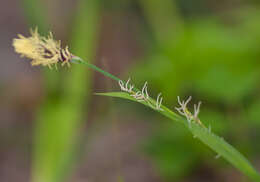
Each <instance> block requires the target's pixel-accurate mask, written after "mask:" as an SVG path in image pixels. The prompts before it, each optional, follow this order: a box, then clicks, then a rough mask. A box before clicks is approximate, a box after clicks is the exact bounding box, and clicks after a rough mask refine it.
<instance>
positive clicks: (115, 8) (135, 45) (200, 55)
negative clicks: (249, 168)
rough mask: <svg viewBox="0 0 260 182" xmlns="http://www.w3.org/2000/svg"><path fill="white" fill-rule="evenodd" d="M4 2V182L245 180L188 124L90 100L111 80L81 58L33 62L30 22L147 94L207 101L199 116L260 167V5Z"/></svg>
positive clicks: (0, 47) (168, 0)
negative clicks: (17, 46)
mask: <svg viewBox="0 0 260 182" xmlns="http://www.w3.org/2000/svg"><path fill="white" fill-rule="evenodd" d="M3 4H4V5H3V6H1V7H0V12H1V17H0V25H1V29H0V32H1V33H0V37H1V42H0V53H1V54H0V55H1V59H2V61H1V62H0V64H1V66H0V98H1V103H0V181H19V182H27V181H32V182H65V181H66V182H67V181H68V182H69V181H73V182H83V181H84V182H99V181H106V182H110V181H111V182H115V181H118V182H128V181H129V182H133V181H143V182H145V181H147V182H148V181H149V182H153V181H156V182H168V181H178V182H196V181H200V182H204V181H205V182H208V181H210V182H212V181H213V182H214V181H216V182H219V181H223V182H230V181H236V182H240V181H241V182H245V181H248V179H247V178H245V177H244V176H243V175H242V174H240V173H239V172H238V171H237V170H236V169H234V168H233V167H232V166H231V165H230V164H228V163H227V162H225V161H224V160H223V159H221V158H218V159H216V158H215V153H214V152H212V151H211V150H210V149H208V148H207V147H206V146H204V145H203V144H201V143H200V142H199V141H198V140H196V139H194V138H193V137H192V135H191V134H190V133H189V132H187V130H186V129H185V128H183V127H182V126H179V125H178V124H177V123H173V122H171V121H168V120H167V119H165V118H164V117H162V116H160V115H159V114H157V113H154V112H153V111H152V110H150V109H148V108H145V107H143V106H142V105H139V104H136V103H131V102H128V101H124V100H119V99H111V98H104V97H98V96H94V95H93V93H94V92H106V91H118V90H119V86H118V84H117V83H116V82H114V81H111V80H109V79H108V78H106V77H104V76H103V75H100V74H98V73H94V72H93V71H92V70H89V68H87V67H84V66H82V65H72V67H71V68H69V69H68V68H65V67H64V68H59V69H58V70H49V69H48V68H42V67H31V66H30V64H29V61H28V60H26V59H25V58H20V57H19V55H17V54H16V53H15V52H14V51H13V47H12V39H13V38H15V37H16V35H17V34H18V33H22V34H24V35H26V36H28V35H29V29H30V28H31V27H36V26H37V27H38V28H39V30H40V32H41V33H42V34H45V35H46V34H47V33H48V31H52V32H53V34H54V37H55V38H56V39H58V40H62V45H63V46H65V45H69V48H70V50H71V52H72V53H74V54H75V55H78V56H80V57H82V58H83V59H85V60H86V61H89V62H92V63H94V64H95V65H98V66H99V67H100V68H102V69H104V70H106V71H108V72H111V73H113V74H115V75H117V76H119V77H120V78H122V79H125V80H126V79H128V77H131V78H132V81H133V83H134V84H135V85H137V86H138V87H139V88H141V87H142V85H143V84H144V82H145V81H148V84H149V93H150V95H152V96H154V97H156V94H157V93H159V92H162V94H163V97H164V104H165V105H167V106H169V107H170V108H172V109H174V106H176V105H177V102H176V101H177V96H178V95H179V96H181V97H182V98H186V97H188V96H189V95H192V96H193V102H194V103H195V102H198V101H200V100H201V101H202V108H201V113H200V118H201V120H202V121H203V122H204V123H205V124H206V125H207V126H208V125H211V128H212V130H213V131H214V132H216V133H217V134H219V135H220V136H223V137H224V138H225V139H226V140H227V141H228V142H229V143H231V144H232V145H233V146H235V147H236V148H237V149H239V151H241V152H242V153H243V154H244V155H245V156H246V157H247V158H248V159H249V160H250V161H251V162H252V163H253V164H254V166H256V168H257V169H258V170H259V171H260V143H259V139H260V95H259V93H260V92H259V91H260V86H259V83H260V77H259V76H260V61H259V60H260V4H259V2H258V1H254V0H248V1H245V0H225V1H216V0H197V1H192V0H185V1H182V0H163V1H158V0H109V1H106V0H77V1H74V0H65V1H62V0H20V1H18V0H17V1H6V2H4V3H3ZM191 109H192V108H191Z"/></svg>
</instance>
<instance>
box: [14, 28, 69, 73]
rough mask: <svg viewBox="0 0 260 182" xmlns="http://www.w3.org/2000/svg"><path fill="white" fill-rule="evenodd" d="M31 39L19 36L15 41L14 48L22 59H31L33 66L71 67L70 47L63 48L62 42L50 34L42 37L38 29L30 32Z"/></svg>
mask: <svg viewBox="0 0 260 182" xmlns="http://www.w3.org/2000/svg"><path fill="white" fill-rule="evenodd" d="M30 33H31V36H30V37H24V36H23V35H21V34H18V38H15V39H13V46H14V49H15V52H17V53H19V54H20V55H21V56H22V57H27V58H29V59H31V60H32V61H31V65H32V66H36V65H42V66H49V67H50V68H51V66H52V65H57V63H59V62H60V63H61V65H62V66H63V65H65V64H67V65H68V66H70V63H69V62H70V60H71V59H72V56H73V55H72V54H71V53H70V52H69V50H68V47H66V48H65V49H62V48H61V42H60V41H56V40H54V39H53V35H52V33H51V32H50V33H49V36H48V37H47V38H46V37H42V36H40V35H39V33H38V30H37V28H36V29H35V30H31V31H30Z"/></svg>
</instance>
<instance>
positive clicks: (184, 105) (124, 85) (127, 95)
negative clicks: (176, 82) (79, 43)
mask: <svg viewBox="0 0 260 182" xmlns="http://www.w3.org/2000/svg"><path fill="white" fill-rule="evenodd" d="M13 46H14V48H15V51H16V52H17V53H19V54H20V55H21V56H23V57H27V58H29V59H31V60H32V61H31V65H32V66H35V65H42V66H48V67H49V68H53V66H54V67H55V68H56V69H57V65H58V64H61V65H62V66H68V67H70V66H71V64H72V63H73V64H81V65H85V66H87V67H89V68H91V69H93V70H95V71H97V72H99V73H101V74H103V75H104V76H106V77H109V78H111V79H112V80H114V81H116V82H118V84H119V87H120V89H121V91H119V92H110V93H97V95H102V96H110V97H119V98H122V99H128V100H132V101H135V102H139V103H141V104H143V105H145V106H147V107H149V108H151V109H153V110H155V111H157V112H159V113H160V114H162V115H164V116H165V117H167V118H169V119H170V120H173V121H176V122H180V123H181V124H183V126H184V127H186V128H187V129H188V130H189V131H190V132H191V133H192V135H193V136H194V139H199V140H200V141H201V142H203V143H204V144H205V145H207V146H208V147H210V148H211V149H212V150H213V151H215V152H216V153H217V157H222V158H224V159H225V160H227V161H228V162H229V163H230V164H231V165H233V166H234V167H236V168H237V169H238V170H240V171H241V172H242V173H243V174H244V175H246V176H248V177H249V178H250V179H251V180H252V181H255V182H259V181H260V174H259V172H258V171H257V170H256V169H255V168H254V167H253V165H252V164H251V163H250V162H249V161H248V160H247V158H246V157H244V156H243V155H242V154H241V153H240V152H239V151H238V150H236V149H235V148H234V147H233V146H232V145H230V144H229V143H227V142H226V141H225V140H224V138H223V137H219V136H218V135H216V134H214V133H213V132H212V131H211V127H210V126H208V127H207V126H206V125H205V124H203V122H202V121H201V120H200V119H199V112H200V105H201V103H200V102H199V103H198V104H197V105H194V112H193V113H192V112H191V111H190V110H189V109H188V103H189V101H190V100H191V97H189V98H188V99H187V100H186V101H182V100H181V99H180V98H179V97H177V98H178V103H179V107H175V109H176V111H177V112H174V111H172V110H170V109H169V108H168V107H166V106H164V105H163V104H162V101H163V98H162V97H161V93H160V94H158V96H157V98H156V99H153V98H151V97H150V96H149V93H148V84H147V82H145V84H144V86H143V87H142V89H140V90H139V89H138V88H136V87H135V86H134V85H133V84H131V83H130V79H128V80H127V81H122V80H121V79H120V78H118V77H116V76H114V75H112V74H110V73H108V72H106V71H104V70H102V69H101V68H99V67H97V66H95V65H93V64H91V63H89V62H86V61H84V60H83V59H81V58H80V57H78V56H76V55H73V54H72V53H71V52H70V51H69V49H68V47H66V48H65V49H63V48H62V47H61V43H60V41H56V40H54V39H53V36H52V34H51V33H50V34H49V36H48V37H47V38H46V37H42V36H40V35H39V33H38V31H37V29H35V30H31V36H30V37H24V36H23V35H18V38H15V39H14V40H13Z"/></svg>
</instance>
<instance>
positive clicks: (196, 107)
mask: <svg viewBox="0 0 260 182" xmlns="http://www.w3.org/2000/svg"><path fill="white" fill-rule="evenodd" d="M191 98H192V97H191V96H189V97H188V99H187V100H186V101H181V99H180V97H179V96H177V100H178V103H179V105H180V106H179V107H175V109H176V110H177V111H178V112H179V113H180V114H181V115H183V116H185V117H186V119H187V121H188V123H189V126H191V125H190V124H191V121H195V122H197V123H198V124H200V125H202V126H204V125H203V124H202V123H201V121H200V120H199V118H198V115H199V112H200V105H201V102H199V103H198V104H197V105H196V104H195V105H194V114H192V113H191V112H190V111H189V110H188V108H187V105H188V103H189V102H190V101H191Z"/></svg>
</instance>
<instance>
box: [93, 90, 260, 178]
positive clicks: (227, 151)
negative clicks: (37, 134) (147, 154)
mask: <svg viewBox="0 0 260 182" xmlns="http://www.w3.org/2000/svg"><path fill="white" fill-rule="evenodd" d="M96 95H101V96H110V97H118V98H123V99H128V100H132V101H135V102H138V101H137V100H136V99H135V98H133V97H131V96H130V95H129V94H128V93H125V92H110V93H97V94H96ZM153 102H155V101H154V100H153ZM140 103H142V104H144V105H146V106H148V107H150V106H149V105H148V104H146V103H145V102H140ZM161 108H162V109H163V111H160V110H156V111H158V112H159V113H161V114H162V115H164V116H166V117H168V118H169V119H171V120H173V121H178V122H181V123H182V124H184V125H185V127H187V128H188V129H189V130H190V132H191V133H192V134H193V136H194V137H195V138H197V139H199V140H200V141H201V142H203V143H204V144H206V145H208V146H209V147H210V148H211V149H212V150H213V151H215V152H216V153H217V154H218V156H220V157H223V158H224V159H226V160H227V161H228V162H230V163H231V164H232V165H233V166H235V167H236V168H237V169H239V170H240V171H241V172H243V173H244V174H245V175H246V176H248V177H249V178H251V179H252V180H253V181H260V175H259V173H258V172H257V171H256V170H255V169H254V167H253V166H252V164H251V163H250V162H249V161H248V160H247V159H246V158H245V157H244V156H243V155H242V154H241V153H240V152H239V151H237V150H236V149H235V148H234V147H233V146H231V145H230V144H228V143H227V142H226V141H225V140H224V139H223V138H221V137H219V136H217V135H216V134H214V133H213V132H212V131H210V130H209V129H208V128H204V127H202V126H200V125H199V124H197V123H196V122H191V123H190V124H188V122H187V120H186V119H185V118H182V117H180V116H179V115H177V114H176V113H174V112H173V111H171V110H170V109H168V108H167V107H165V106H162V107H161Z"/></svg>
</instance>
